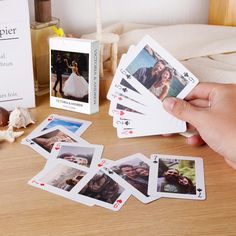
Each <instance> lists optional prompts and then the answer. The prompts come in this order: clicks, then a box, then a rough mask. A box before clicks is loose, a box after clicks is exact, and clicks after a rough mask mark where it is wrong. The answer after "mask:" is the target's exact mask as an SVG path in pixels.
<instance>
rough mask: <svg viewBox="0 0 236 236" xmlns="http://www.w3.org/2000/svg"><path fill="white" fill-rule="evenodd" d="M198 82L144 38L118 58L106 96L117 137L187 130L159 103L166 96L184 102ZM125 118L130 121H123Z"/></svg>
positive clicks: (153, 43)
mask: <svg viewBox="0 0 236 236" xmlns="http://www.w3.org/2000/svg"><path fill="white" fill-rule="evenodd" d="M197 83H198V79H197V78H196V77H195V76H194V75H193V74H192V73H191V72H190V71H188V70H187V69H186V68H185V67H184V66H183V65H182V64H181V63H180V62H178V61H177V60H176V59H175V58H174V57H173V56H172V55H171V54H170V53H168V52H167V51H166V50H165V49H164V48H162V47H161V46H160V45H159V44H158V43H157V42H156V41H155V40H154V39H152V38H151V37H150V36H145V37H144V38H143V39H142V40H141V41H140V43H139V44H138V45H137V46H131V47H130V49H129V50H128V52H127V54H125V55H123V57H122V58H121V60H120V64H119V67H118V68H117V71H116V74H115V76H114V79H113V82H112V84H111V87H110V89H109V92H108V95H107V98H108V99H109V100H111V108H110V110H109V114H110V115H112V116H113V117H115V122H114V123H115V124H116V125H117V126H116V127H117V133H118V136H119V137H120V138H124V137H137V136H145V135H155V134H168V133H179V132H184V131H186V123H185V122H183V121H181V120H178V119H176V118H175V117H173V116H172V115H170V114H169V113H167V112H166V111H165V110H164V109H163V107H162V101H163V100H164V99H165V98H166V97H169V96H172V97H178V98H180V99H184V98H185V97H186V96H187V95H188V93H189V92H190V91H191V90H192V89H193V88H194V87H195V86H196V85H197ZM117 104H119V105H120V107H121V106H122V107H123V108H124V110H123V111H122V112H121V110H120V109H119V108H116V105H117ZM132 113H133V116H132V117H131V114H132ZM128 117H129V119H130V120H132V121H133V122H122V121H123V120H124V119H126V118H128ZM119 120H120V121H121V122H119ZM142 124H145V128H144V127H143V125H142Z"/></svg>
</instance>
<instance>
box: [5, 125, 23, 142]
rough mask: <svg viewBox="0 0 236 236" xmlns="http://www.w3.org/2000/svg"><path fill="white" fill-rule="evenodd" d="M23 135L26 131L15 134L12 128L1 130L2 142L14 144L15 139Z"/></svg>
mask: <svg viewBox="0 0 236 236" xmlns="http://www.w3.org/2000/svg"><path fill="white" fill-rule="evenodd" d="M23 133H24V131H21V132H14V131H13V128H12V126H11V127H9V128H8V129H7V130H0V141H3V140H6V141H8V142H11V143H13V142H14V141H15V139H16V138H18V137H20V136H21V135H23Z"/></svg>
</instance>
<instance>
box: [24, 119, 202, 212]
mask: <svg viewBox="0 0 236 236" xmlns="http://www.w3.org/2000/svg"><path fill="white" fill-rule="evenodd" d="M78 124H80V125H78ZM90 124H91V122H88V121H84V120H78V119H72V118H69V117H64V116H58V115H50V116H49V117H48V118H46V119H45V120H44V121H43V122H42V123H41V124H40V125H39V126H38V127H37V128H36V129H35V130H34V131H33V132H32V133H31V134H29V135H28V136H27V137H26V138H24V139H23V140H22V144H25V145H27V146H29V147H31V148H32V149H34V150H35V151H36V152H38V153H39V154H40V155H42V156H43V157H44V158H46V159H47V162H46V164H45V167H44V168H43V170H41V171H40V172H39V173H38V174H37V175H35V176H34V177H33V178H32V179H31V180H29V182H28V183H29V184H30V185H32V186H34V187H37V188H40V189H43V190H46V191H48V192H51V193H54V194H56V195H59V196H62V197H65V198H68V199H71V200H74V201H76V202H79V203H82V204H85V205H87V206H93V205H97V206H102V207H104V208H107V209H110V210H113V211H118V210H119V209H120V208H121V207H122V206H123V205H124V203H125V202H126V201H127V200H128V198H129V197H130V196H131V195H133V196H134V197H136V198H137V199H139V200H140V201H141V202H143V203H150V202H152V201H154V200H157V199H159V198H161V197H168V198H185V199H197V200H204V199H205V184H204V171H203V161H202V159H201V158H194V157H181V156H169V155H161V154H153V155H151V158H148V157H146V156H144V155H143V154H141V153H136V154H134V155H131V156H128V157H124V158H121V159H120V160H116V161H112V160H109V159H104V158H102V152H103V146H102V145H98V144H90V143H88V142H87V141H86V140H84V139H82V138H81V137H80V136H79V135H80V134H81V133H82V132H84V131H85V130H86V128H88V127H89V125H90ZM80 129H81V130H80Z"/></svg>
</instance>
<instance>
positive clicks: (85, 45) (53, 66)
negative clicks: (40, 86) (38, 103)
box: [49, 37, 99, 114]
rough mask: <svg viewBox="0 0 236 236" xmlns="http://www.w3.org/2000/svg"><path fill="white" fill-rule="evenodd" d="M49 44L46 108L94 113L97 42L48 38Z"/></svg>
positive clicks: (95, 108) (97, 106)
mask: <svg viewBox="0 0 236 236" xmlns="http://www.w3.org/2000/svg"><path fill="white" fill-rule="evenodd" d="M49 42H50V43H49V44H50V49H49V50H50V52H49V55H50V106H51V107H56V108H61V109H65V110H70V111H76V112H81V113H86V114H92V113H95V112H98V110H99V42H98V41H97V40H89V39H77V38H65V37H55V38H50V40H49ZM76 67H77V69H76Z"/></svg>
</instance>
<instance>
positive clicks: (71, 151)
mask: <svg viewBox="0 0 236 236" xmlns="http://www.w3.org/2000/svg"><path fill="white" fill-rule="evenodd" d="M94 153H95V148H93V147H80V146H62V147H61V149H60V151H59V153H58V155H57V158H60V159H63V160H66V161H69V162H73V163H76V164H78V165H82V166H86V167H90V165H91V163H92V159H93V156H94Z"/></svg>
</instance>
